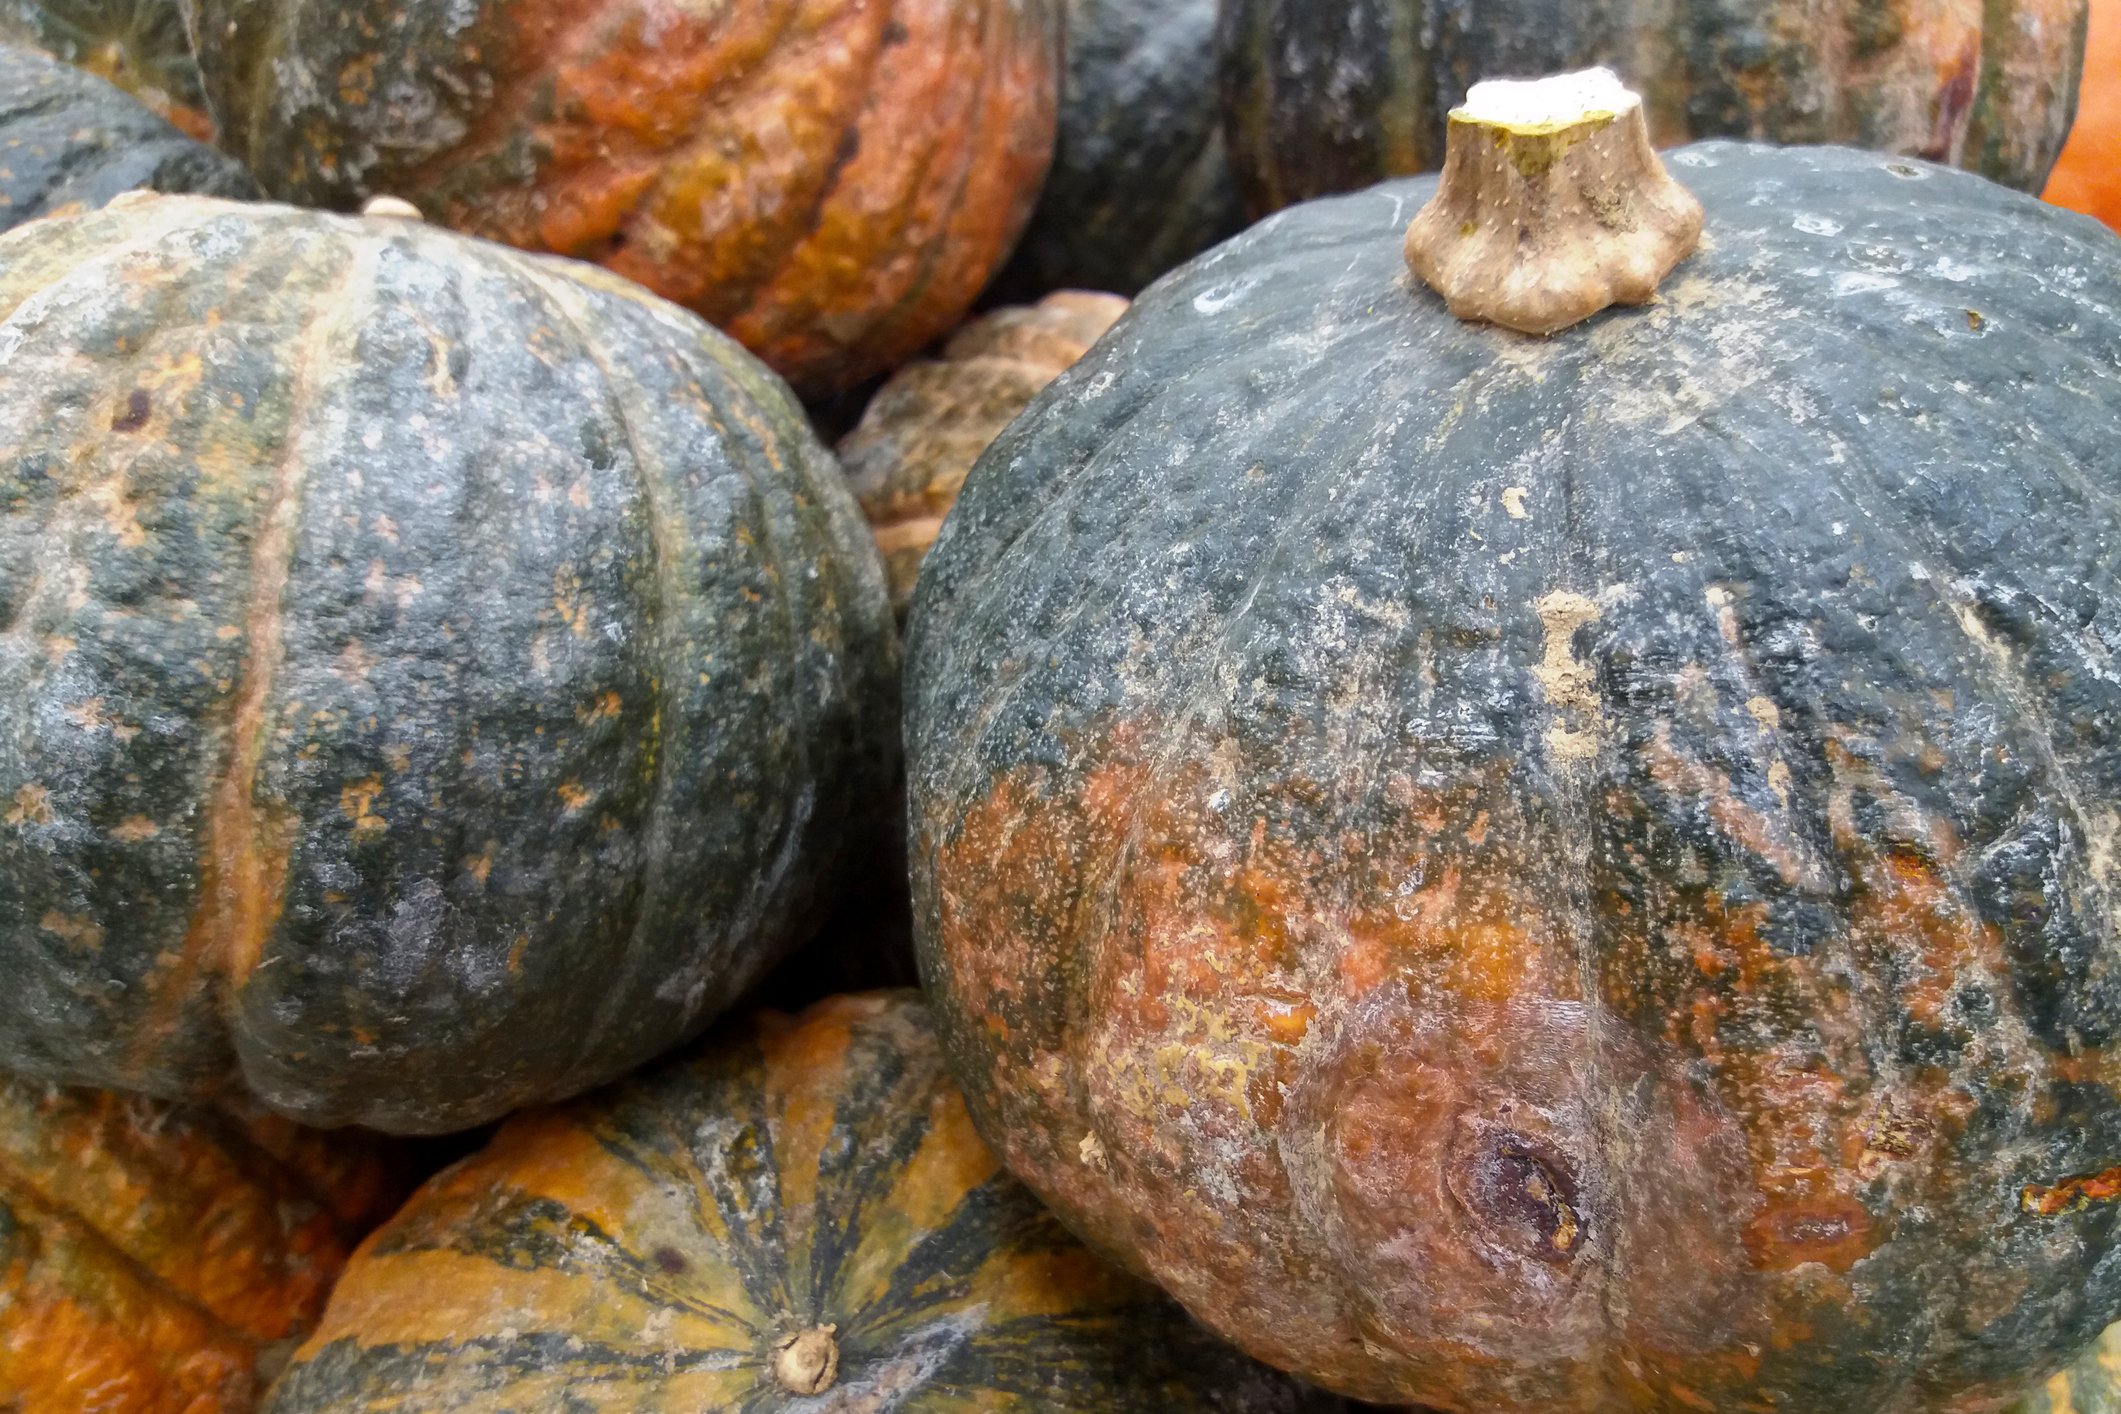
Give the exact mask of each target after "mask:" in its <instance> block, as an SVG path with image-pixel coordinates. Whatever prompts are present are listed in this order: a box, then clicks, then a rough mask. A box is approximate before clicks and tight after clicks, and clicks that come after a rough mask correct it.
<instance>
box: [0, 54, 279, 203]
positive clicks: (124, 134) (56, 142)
mask: <svg viewBox="0 0 2121 1414" xmlns="http://www.w3.org/2000/svg"><path fill="white" fill-rule="evenodd" d="M143 188H145V189H149V190H153V191H166V192H199V193H203V194H205V195H208V196H228V197H239V198H241V197H255V196H256V195H257V194H258V192H257V188H256V187H254V186H252V185H251V181H250V178H249V177H248V176H246V175H245V174H244V171H243V169H242V167H241V166H239V165H237V163H236V162H235V160H234V159H232V158H230V157H227V156H225V155H224V154H222V153H219V152H216V151H214V149H212V148H210V147H207V146H205V145H204V144H203V143H199V142H195V141H193V140H192V139H191V138H188V137H186V136H185V135H184V134H183V133H180V132H178V131H177V130H176V129H175V128H173V127H171V126H170V125H169V124H168V123H166V122H164V121H162V119H160V118H158V117H156V116H155V115H154V114H153V113H150V112H148V111H147V109H145V108H143V107H141V106H140V104H139V102H138V101H137V100H135V99H133V98H131V97H129V96H128V95H126V94H124V93H121V92H119V91H118V90H117V89H115V88H113V87H111V86H110V85H109V84H107V83H105V82H104V81H103V80H102V79H99V78H97V77H95V76H94V75H93V74H85V73H83V72H81V71H80V70H79V69H75V68H72V67H70V66H68V65H66V64H62V63H60V62H59V61H58V60H56V59H53V58H50V57H49V56H47V55H44V54H40V53H38V52H36V51H34V50H30V49H18V48H16V47H14V46H13V45H9V44H0V230H5V229H7V228H8V227H10V226H19V225H21V224H22V223H23V222H24V221H33V220H35V219H36V218H38V217H40V216H51V215H62V214H67V213H71V212H75V211H83V210H88V209H90V208H93V207H98V206H101V205H103V203H105V202H107V201H109V200H110V199H111V198H112V197H114V196H116V195H118V194H119V193H120V192H128V191H137V190H141V189H143Z"/></svg>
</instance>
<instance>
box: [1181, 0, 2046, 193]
mask: <svg viewBox="0 0 2121 1414" xmlns="http://www.w3.org/2000/svg"><path fill="white" fill-rule="evenodd" d="M2087 3H2088V0H2007V2H2006V3H2004V4H2001V5H1991V4H1988V3H1986V0H1941V3H1938V2H1937V0H1838V2H1837V3H1834V4H1831V5H1827V6H1821V5H1819V4H1816V3H1811V0H1674V3H1671V4H1663V3H1659V4H1638V3H1636V0H1567V3H1560V4H1557V3H1554V0H1502V3H1490V4H1484V5H1482V6H1481V7H1480V8H1479V11H1478V18H1477V22H1475V21H1474V20H1472V19H1470V18H1469V16H1470V15H1471V14H1472V12H1471V11H1456V12H1452V13H1445V14H1436V15H1432V14H1431V13H1430V12H1429V11H1428V10H1427V9H1425V7H1424V6H1423V5H1422V4H1420V3H1417V0H1224V4H1223V7H1222V13H1221V18H1220V21H1219V24H1220V31H1219V37H1218V41H1217V43H1218V53H1219V55H1220V58H1221V64H1222V98H1223V113H1224V123H1225V127H1226V136H1227V139H1228V141H1229V144H1230V156H1231V163H1232V165H1233V166H1234V168H1235V169H1236V172H1237V180H1238V186H1239V189H1240V190H1241V191H1242V192H1243V193H1244V197H1245V202H1246V204H1247V206H1248V207H1249V208H1250V210H1251V211H1252V213H1253V214H1254V215H1263V214H1265V213H1266V212H1269V211H1274V210H1277V209H1279V208H1280V207H1283V206H1286V205H1288V204H1289V203H1290V202H1292V201H1302V200H1305V199H1307V198H1309V197H1314V196H1324V195H1327V194H1329V193H1332V192H1345V191H1354V190H1356V189H1358V188H1360V187H1364V186H1368V185H1369V184H1370V183H1372V182H1374V181H1377V180H1379V179H1380V178H1384V177H1394V176H1407V175H1410V174H1412V173H1415V172H1423V171H1429V170H1433V169H1435V168H1437V167H1440V166H1441V165H1442V163H1443V149H1444V129H1445V119H1446V114H1447V113H1448V112H1449V110H1450V109H1451V108H1452V107H1453V106H1454V105H1456V104H1457V103H1458V102H1459V101H1460V100H1461V99H1463V98H1464V97H1465V91H1466V88H1467V87H1468V86H1469V85H1471V84H1472V83H1474V82H1476V81H1478V80H1480V79H1484V78H1505V77H1520V78H1522V77H1534V76H1537V75H1540V74H1552V73H1561V72H1565V71H1567V70H1571V69H1581V68H1587V67H1589V66H1591V65H1593V64H1605V65H1608V66H1609V67H1611V68H1613V69H1614V70H1615V71H1616V72H1618V73H1619V74H1620V75H1621V77H1622V78H1624V79H1625V80H1627V83H1628V86H1629V87H1630V88H1632V89H1634V90H1636V91H1637V92H1639V93H1641V94H1642V96H1643V100H1644V116H1645V117H1646V118H1647V119H1648V120H1649V124H1650V135H1651V140H1652V141H1654V142H1655V143H1656V144H1657V145H1658V146H1660V147H1664V146H1669V145H1671V144H1674V143H1682V142H1687V141H1690V140H1693V139H1697V138H1714V137H1731V138H1749V139H1753V140H1756V141H1758V140H1766V141H1770V142H1781V143H1847V144H1852V145H1854V146H1859V147H1869V148H1876V149H1878V150H1880V151H1888V152H1895V153H1901V154H1905V155H1910V156H1917V157H1924V158H1928V159H1931V160H1935V161H1943V162H1948V163H1950V164H1952V165H1954V166H1961V167H1965V168H1967V169H1968V170H1970V171H1976V172H1979V173H1981V174H1982V175H1983V176H1986V177H1990V178H1993V179H1994V180H1996V181H1999V182H2002V183H2004V184H2005V185H2006V186H2011V187H2016V188H2017V189H2019V190H2021V191H2038V190H2040V185H2041V183H2042V182H2043V181H2045V180H2046V178H2047V172H2048V169H2049V167H2051V166H2052V165H2053V164H2054V161H2055V155H2056V153H2058V152H2059V151H2060V150H2061V147H2062V143H2063V139H2064V137H2065V136H2066V135H2067V134H2068V132H2069V128H2070V121H2071V118H2072V116H2073V114H2074V112H2075V107H2076V81H2077V73H2078V69H2079V67H2080V66H2081V64H2082V63H2083V58H2084V26H2085V11H2086V5H2087Z"/></svg>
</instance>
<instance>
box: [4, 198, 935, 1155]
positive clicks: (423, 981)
mask: <svg viewBox="0 0 2121 1414" xmlns="http://www.w3.org/2000/svg"><path fill="white" fill-rule="evenodd" d="M0 624H5V625H7V629H6V632H5V634H4V635H0V975H4V976H5V977H6V978H7V982H8V984H7V986H6V987H5V988H4V989H0V1061H4V1063H5V1064H7V1065H9V1066H11V1067H13V1068H16V1069H19V1070H22V1071H24V1072H27V1073H30V1074H35V1075H40V1076H45V1077H49V1078H53V1079H59V1080H64V1081H68V1082H73V1083H92V1084H102V1085H112V1086H118V1087H122V1088H131V1089H138V1090H143V1091H147V1092H150V1093H157V1094H164V1095H171V1096H181V1095H186V1094H196V1093H209V1092H215V1091H218V1090H221V1089H225V1088H226V1087H228V1086H230V1085H232V1084H237V1083H240V1084H243V1085H246V1086H247V1087H248V1088H249V1089H250V1090H252V1091H253V1092H254V1093H255V1094H257V1095H258V1096H259V1097H260V1098H261V1099H263V1100H264V1101H265V1102H266V1103H267V1104H269V1105H271V1106H273V1107H274V1108H276V1109H278V1110H280V1111H282V1112H284V1113H286V1114H288V1115H290V1116H291V1117H295V1118H299V1119H304V1120H307V1121H309V1122H312V1123H317V1124H323V1125H337V1124H344V1123H350V1122H351V1123H363V1124H368V1125H371V1126H374V1127H377V1128H383V1129H391V1130H401V1131H442V1130H449V1129H455V1128H461V1127H464V1126H467V1125H470V1124H473V1123H477V1122H480V1121H482V1120H485V1119H489V1118H493V1117H496V1116H498V1115H500V1114H503V1113H505V1112H507V1111H508V1110H511V1109H514V1108H516V1107H517V1106H519V1105H523V1104H526V1103H530V1102H532V1101H535V1100H540V1099H547V1098H557V1097H560V1096H563V1095H566V1094H570V1093H573V1092H576V1091H579V1090H582V1089H585V1088H587V1087H589V1086H591V1085H593V1084H597V1083H600V1082H602V1081H605V1080H608V1079H611V1078H612V1077H614V1076H616V1075H618V1074H620V1073H622V1072H623V1071H626V1070H628V1069H630V1068H632V1067H633V1066H635V1065H638V1064H639V1063H640V1062H641V1061H643V1060H645V1059H647V1058H648V1057H649V1056H651V1055H654V1054H656V1053H657V1052H659V1051H662V1050H664V1049H666V1048H668V1047H669V1046H671V1045H673V1044H675V1043H676V1042H678V1041H680V1040H681V1039H683V1038H684V1037H686V1036H688V1035H691V1034H694V1033H696V1032H697V1031H699V1030H700V1029H701V1028H703V1027H704V1026H705V1025H706V1024H707V1022H708V1021H709V1020H710V1019H711V1018H712V1017H713V1016H714V1014H715V1013H716V1012H717V1011H718V1010H720V1009H721V1008H722V1007H724V1006H726V1005H727V1004H728V1003H729V1001H730V1000H731V999H733V998H734V997H735V996H736V994H737V993H738V992H739V991H740V990H741V989H742V988H743V987H744V986H745V985H746V984H747V983H748V982H750V981H751V980H753V979H754V978H755V977H757V976H758V975H760V974H761V973H763V972H764V971H765V970H766V969H767V968H768V967H769V966H770V965H771V964H772V962H773V961H774V960H775V959H776V958H777V957H778V956H780V955H781V954H782V953H784V952H785V951H787V950H788V949H789V948H790V947H791V946H793V945H794V944H795V943H797V942H798V941H800V940H801V938H802V937H803V936H805V934H806V933H807V932H808V931H809V929H810V928H811V927H813V926H814V925H815V922H816V921H817V918H818V916H819V915H820V913H821V912H822V910H824V909H826V908H829V907H830V905H831V902H832V895H833V892H834V890H835V888H836V887H837V882H836V881H837V879H838V877H839V876H840V874H841V873H842V871H843V865H844V864H845V862H846V861H847V859H848V858H849V856H850V853H851V852H853V851H856V850H858V849H859V848H860V847H861V845H862V843H863V837H864V834H865V832H866V831H867V830H868V829H870V828H871V826H870V824H869V822H870V820H871V818H872V817H873V816H874V815H876V814H877V813H879V812H881V811H882V809H884V808H885V802H886V798H887V796H888V792H889V790H890V787H891V782H892V779H893V773H894V770H895V766H896V752H895V736H896V722H897V718H896V666H897V650H896V642H895V639H894V636H893V632H892V625H891V611H890V608H889V605H888V604H887V602H886V600H885V597H884V590H883V580H882V571H881V568H880V566H879V565H878V563H877V559H876V551H875V547H874V545H873V543H872V542H871V540H870V538H869V533H868V530H867V527H866V526H865V525H864V524H863V522H862V519H861V513H860V511H859V510H858V509H857V507H856V506H855V504H854V501H853V498H852V497H851V496H850V495H849V494H848V492H847V490H846V487H845V484H844V481H843V479H842V477H841V476H840V473H839V469H838V467H837V465H836V464H835V463H834V461H833V459H832V457H831V455H830V453H828V452H827V451H826V450H825V449H824V448H823V447H822V446H821V445H820V444H819V443H818V442H817V440H816V438H815V437H814V435H813V434H812V433H811V432H810V430H809V427H808V424H807V423H806V422H805V420H804V418H803V414H802V410H801V408H800V407H799V406H798V405H797V404H796V403H795V401H794V400H793V399H792V398H791V397H790V396H789V394H788V392H787V389H786V388H785V387H784V386H783V385H782V384H781V383H780V381H779V380H778V379H776V378H774V377H773V376H772V375H771V374H770V373H769V372H767V371H766V370H765V369H764V368H763V367H762V366H761V365H760V364H759V363H758V362H757V361H756V360H754V359H752V358H751V357H750V356H749V355H748V354H745V353H744V352H743V351H742V350H741V349H739V348H737V346H736V345H734V344H733V343H731V342H730V341H728V340H727V339H725V338H723V337H722V336H721V335H719V334H717V333H715V332H714V331H713V330H711V329H709V328H708V327H707V326H706V325H704V324H702V323H701V322H699V321H698V320H697V319H695V318H693V317H692V316H690V315H687V314H685V313H683V312H682V311H680V310H678V309H676V308H674V307H673V306H670V305H667V304H665V303H663V302H662V301H660V300H657V299H655V298H653V297H652V296H649V295H647V294H646V293H645V292H643V291H641V290H640V289H638V288H637V287H635V286H633V285H631V284H629V283H627V282H626V281H623V280H620V279H617V278H616V277H613V276H610V275H607V274H604V273H603V272H600V271H598V270H596V269H595V268H594V267H590V266H581V265H576V264H573V263H570V262H565V261H554V260H552V259H549V258H544V257H533V256H526V255H523V254H520V253H518V252H514V251H510V250H508V249H506V248H504V247H500V246H494V245H489V244H487V243H484V242H479V241H472V240H468V239H466V238H464V237H461V236H457V235H453V234H451V233H449V232H446V231H440V230H435V229H433V228H430V227H428V226H425V225H423V224H421V223H420V222H418V221H415V220H402V219H397V218H391V217H383V216H371V217H340V216H330V215H324V214H321V213H314V212H302V211H296V210H293V209H290V208H285V207H249V206H239V205H235V204H231V203H226V202H215V201H210V200H206V199H204V198H195V197H155V196H134V197H130V198H124V199H121V200H120V201H119V202H117V203H114V204H113V205H111V206H109V207H106V208H104V210H102V211H100V212H96V213H93V214H90V215H86V216H81V217H76V218H72V219H70V220H63V221H44V222H37V223H34V224H33V225H30V226H26V227H20V228H17V229H16V230H15V231H13V232H10V233H8V234H6V235H4V236H0Z"/></svg>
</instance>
